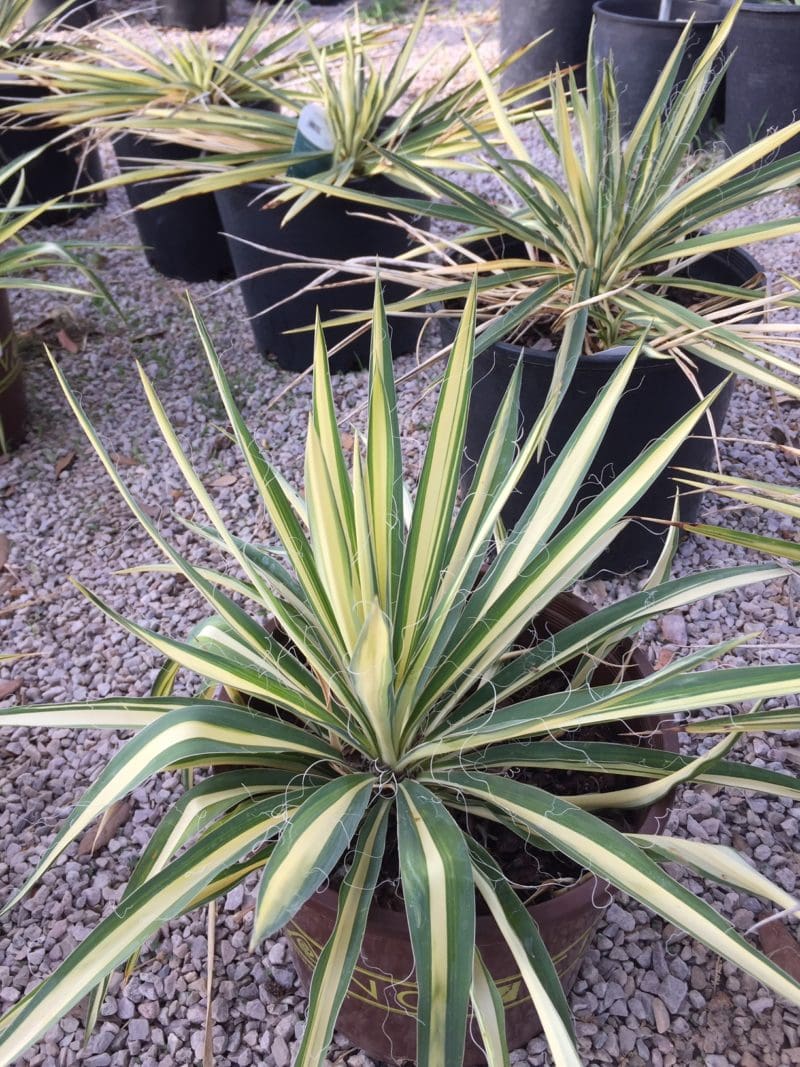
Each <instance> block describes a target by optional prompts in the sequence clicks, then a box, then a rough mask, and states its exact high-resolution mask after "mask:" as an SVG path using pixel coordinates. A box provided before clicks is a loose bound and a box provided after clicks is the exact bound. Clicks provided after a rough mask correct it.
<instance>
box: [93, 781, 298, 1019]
mask: <svg viewBox="0 0 800 1067" xmlns="http://www.w3.org/2000/svg"><path fill="white" fill-rule="evenodd" d="M300 784H301V779H300V777H299V776H298V775H296V774H295V773H294V772H281V771H261V770H237V771H225V772H223V773H222V774H215V775H214V776H213V777H212V778H209V779H206V780H205V781H203V782H200V783H199V784H198V785H196V786H194V787H193V788H192V789H190V790H187V792H186V793H184V794H183V796H182V797H181V798H180V800H179V801H178V802H177V803H176V804H175V805H174V806H173V807H172V808H170V810H169V811H168V812H167V814H166V815H165V816H164V818H163V819H162V820H161V822H160V823H159V824H158V826H157V827H156V829H155V830H154V832H153V836H152V837H151V838H150V840H149V841H148V843H147V846H146V847H145V850H144V852H143V853H142V855H141V856H140V858H139V861H138V863H137V864H136V866H135V867H134V869H133V873H132V874H131V877H130V878H129V879H128V884H127V885H126V886H125V892H124V893H123V894H122V899H121V901H120V907H124V906H125V903H126V902H127V899H128V898H129V897H130V896H131V894H132V893H134V892H135V891H136V890H137V889H138V888H139V886H140V885H143V884H144V883H145V882H146V881H147V880H148V879H149V878H152V877H153V876H154V875H156V874H158V872H159V871H161V870H163V869H164V867H165V866H166V864H167V863H168V862H169V861H170V860H171V859H172V858H173V856H175V854H176V853H177V852H178V851H179V849H180V848H181V847H182V846H183V845H184V844H185V843H186V842H187V841H189V840H191V838H192V837H194V836H195V834H197V833H198V832H199V831H200V830H203V831H204V833H205V834H207V833H209V832H210V829H211V828H213V827H212V824H213V822H214V820H215V819H216V818H217V816H219V815H223V814H224V813H225V812H228V811H230V810H231V809H232V808H234V807H236V806H237V805H238V804H241V803H243V802H249V801H251V800H253V799H254V798H255V797H259V796H263V795H264V794H270V795H273V796H274V795H276V794H283V795H285V794H286V792H287V791H291V789H292V786H293V785H295V787H296V788H297V789H299V788H300ZM315 784H318V783H315V782H314V781H313V779H304V780H303V787H304V788H305V789H310V788H313V786H314V785H315ZM138 955H139V952H138V949H137V950H136V951H135V952H134V953H133V955H132V957H131V959H130V960H128V963H127V966H126V974H127V975H130V974H131V972H132V969H133V967H134V966H135V963H136V960H137V959H138ZM107 989H108V983H107V981H106V980H104V981H103V982H101V983H100V985H99V986H98V988H97V989H96V990H94V991H93V993H92V996H91V1002H90V1005H89V1008H88V1009H87V1018H86V1030H87V1032H88V1033H91V1031H92V1030H93V1029H94V1026H95V1023H96V1021H97V1017H98V1015H99V1011H100V1008H101V1006H102V1003H103V1000H104V998H105V994H106V991H107Z"/></svg>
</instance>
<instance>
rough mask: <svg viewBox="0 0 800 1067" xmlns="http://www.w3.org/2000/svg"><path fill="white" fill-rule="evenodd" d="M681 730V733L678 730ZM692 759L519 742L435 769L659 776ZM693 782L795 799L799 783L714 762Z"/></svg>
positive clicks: (590, 744) (584, 744)
mask: <svg viewBox="0 0 800 1067" xmlns="http://www.w3.org/2000/svg"><path fill="white" fill-rule="evenodd" d="M681 729H686V727H685V726H681ZM693 758H694V757H692V756H680V755H678V754H677V753H675V752H665V751H664V750H663V749H660V748H650V746H649V745H646V744H640V745H633V744H630V745H625V744H614V743H611V742H608V741H580V740H578V739H577V738H575V739H570V743H569V745H563V744H561V743H560V742H558V741H522V742H519V743H517V744H514V743H512V744H508V745H497V746H495V747H493V748H490V749H486V750H484V751H483V752H478V753H476V754H475V755H474V756H472V757H468V756H466V755H465V756H464V757H463V758H461V759H459V760H458V761H453V762H452V764H449V763H448V764H443V763H442V762H440V761H437V766H440V767H441V766H452V768H453V769H456V768H457V767H463V768H464V769H467V768H469V767H470V766H480V767H482V768H484V769H486V768H492V767H497V768H513V767H542V768H545V767H546V768H547V769H548V770H565V771H572V770H578V769H584V768H586V767H588V766H590V767H593V768H595V769H597V770H602V773H604V774H615V775H620V776H624V777H630V776H633V777H636V778H664V777H666V776H667V775H671V774H673V773H674V772H675V771H676V770H680V769H681V768H684V767H688V766H689V765H690V764H691V763H692V761H693ZM695 779H696V781H698V782H705V783H707V784H709V785H724V786H726V787H727V788H729V789H746V790H755V791H757V792H759V793H767V794H768V795H770V796H776V797H787V798H789V799H790V800H798V799H800V782H798V780H797V778H796V776H795V775H793V774H782V773H780V772H778V771H768V770H765V769H764V768H763V767H753V766H752V765H751V764H749V763H735V762H733V761H732V760H724V759H723V760H719V762H717V763H715V765H714V766H713V767H705V768H703V769H701V770H700V771H699V773H698V774H697V775H696V776H695Z"/></svg>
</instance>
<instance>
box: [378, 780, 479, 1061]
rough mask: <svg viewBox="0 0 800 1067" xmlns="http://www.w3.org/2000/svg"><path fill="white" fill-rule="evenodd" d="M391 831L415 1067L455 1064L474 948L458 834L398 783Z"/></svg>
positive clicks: (431, 801)
mask: <svg viewBox="0 0 800 1067" xmlns="http://www.w3.org/2000/svg"><path fill="white" fill-rule="evenodd" d="M397 833H398V847H399V854H400V874H401V877H402V880H403V893H404V897H405V905H406V916H407V918H408V928H409V932H410V934H411V944H412V947H413V950H414V965H415V969H416V982H417V989H418V991H419V998H418V1006H417V1054H416V1061H417V1064H418V1065H419V1067H444V1065H445V1064H455V1063H461V1061H462V1059H463V1056H464V1040H465V1035H466V1023H467V1009H468V1005H469V994H470V984H471V974H472V958H473V946H474V943H475V893H474V889H473V886H472V873H471V864H470V858H469V851H468V849H467V843H466V841H465V839H464V835H463V834H462V832H461V830H460V829H459V828H458V826H457V825H456V823H455V822H454V821H453V819H452V817H451V816H450V815H449V814H448V812H447V810H446V809H445V807H444V806H443V805H442V804H441V802H440V801H439V800H438V798H436V797H435V796H434V795H433V794H432V793H430V792H429V790H427V789H425V788H423V787H422V786H421V785H419V784H418V783H417V782H412V781H409V780H405V781H401V783H400V787H399V789H398V792H397Z"/></svg>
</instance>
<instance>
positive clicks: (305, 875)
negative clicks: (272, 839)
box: [251, 774, 375, 946]
mask: <svg viewBox="0 0 800 1067" xmlns="http://www.w3.org/2000/svg"><path fill="white" fill-rule="evenodd" d="M374 785H375V778H374V776H373V775H371V774H347V775H345V776H343V777H340V778H336V779H334V780H333V781H331V782H327V783H326V784H325V785H322V786H320V787H319V788H318V789H316V790H314V792H313V794H312V795H311V796H310V797H309V798H308V799H307V800H304V801H303V803H302V804H301V805H300V807H299V808H298V809H297V812H296V813H295V814H294V816H293V817H292V818H291V820H290V821H289V822H288V824H287V826H286V829H285V830H284V831H283V833H282V835H281V838H280V840H279V841H278V843H277V844H276V846H275V848H274V849H273V852H272V855H271V857H270V859H269V862H268V863H267V865H266V867H265V869H264V873H263V875H262V876H261V883H260V885H259V887H258V897H257V899H256V911H255V917H254V919H253V932H252V935H251V944H252V945H253V946H255V945H257V944H258V942H259V941H261V940H262V938H264V937H269V936H270V934H272V933H274V932H275V930H279V929H280V928H281V927H282V926H283V925H284V924H285V923H286V922H288V921H289V919H291V917H292V916H293V915H294V914H295V913H296V912H297V911H298V909H299V908H300V907H301V905H303V904H304V903H305V901H306V900H307V899H308V898H309V897H310V896H311V894H312V893H314V892H315V891H316V890H317V889H318V888H319V887H320V885H321V884H322V883H323V882H324V881H325V879H326V878H327V877H328V875H329V874H330V873H331V871H332V870H333V869H334V868H335V866H336V865H337V863H338V862H339V860H340V859H341V857H342V854H343V853H344V850H345V849H346V848H347V846H348V844H349V843H350V839H351V838H352V836H353V834H354V833H355V832H356V830H357V829H358V826H359V823H360V822H361V819H362V817H363V815H364V812H365V811H366V808H367V805H368V803H369V800H370V793H371V791H372V789H373V787H374Z"/></svg>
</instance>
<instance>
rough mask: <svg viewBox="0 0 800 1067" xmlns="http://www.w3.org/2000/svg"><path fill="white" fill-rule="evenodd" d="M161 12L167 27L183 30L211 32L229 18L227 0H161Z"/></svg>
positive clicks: (162, 19) (162, 20)
mask: <svg viewBox="0 0 800 1067" xmlns="http://www.w3.org/2000/svg"><path fill="white" fill-rule="evenodd" d="M159 12H160V15H161V22H162V23H163V24H164V25H165V26H177V27H178V28H180V29H183V30H210V29H213V28H214V26H221V25H222V24H223V23H224V22H225V21H226V19H227V18H228V6H227V3H226V0H160V3H159Z"/></svg>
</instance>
